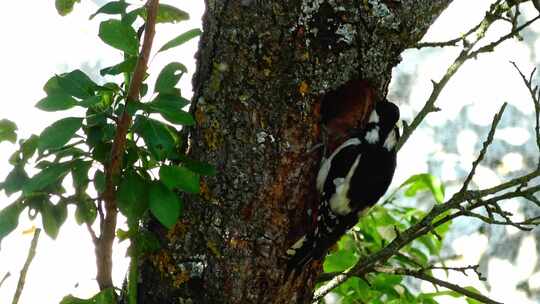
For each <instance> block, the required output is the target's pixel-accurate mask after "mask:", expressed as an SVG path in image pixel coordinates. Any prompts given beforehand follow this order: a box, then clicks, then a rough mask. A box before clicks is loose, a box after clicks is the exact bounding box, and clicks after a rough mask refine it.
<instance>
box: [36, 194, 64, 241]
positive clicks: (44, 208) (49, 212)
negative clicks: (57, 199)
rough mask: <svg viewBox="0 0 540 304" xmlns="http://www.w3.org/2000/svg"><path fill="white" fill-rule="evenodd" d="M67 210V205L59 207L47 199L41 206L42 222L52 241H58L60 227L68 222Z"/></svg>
mask: <svg viewBox="0 0 540 304" xmlns="http://www.w3.org/2000/svg"><path fill="white" fill-rule="evenodd" d="M66 217H67V208H66V205H65V204H62V203H59V204H57V205H53V204H51V202H49V201H48V199H45V200H44V201H43V202H42V204H41V220H42V222H43V229H44V230H45V233H47V235H48V236H50V237H51V238H52V239H56V237H57V236H58V232H59V231H60V227H61V226H62V224H64V222H65V221H66Z"/></svg>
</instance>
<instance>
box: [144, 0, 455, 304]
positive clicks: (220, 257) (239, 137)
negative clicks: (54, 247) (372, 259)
mask: <svg viewBox="0 0 540 304" xmlns="http://www.w3.org/2000/svg"><path fill="white" fill-rule="evenodd" d="M449 2H451V0H368V1H361V0H328V1H325V0H313V1H307V0H303V1H277V0H263V1H259V0H237V1H230V0H221V1H215V0H207V3H206V4H207V11H206V14H205V16H204V29H203V30H204V34H203V36H202V38H201V42H200V46H199V52H198V56H197V59H198V70H197V74H196V76H195V78H194V80H193V84H194V91H195V95H194V98H193V104H192V108H191V110H192V113H193V114H194V116H195V118H196V120H197V126H196V127H195V128H193V129H191V130H189V138H190V141H189V143H190V144H189V148H188V149H189V152H188V153H189V155H190V156H191V157H192V158H193V159H198V160H204V161H207V162H209V163H211V164H214V165H215V166H216V168H217V171H218V174H217V176H215V177H209V178H205V179H204V180H203V182H202V193H201V194H200V196H185V197H183V199H184V201H185V209H184V215H183V218H182V219H181V220H180V221H179V223H178V224H177V225H176V226H175V228H174V229H172V230H171V231H169V232H166V231H164V230H163V228H159V225H152V224H149V225H148V228H149V229H151V230H152V231H154V232H157V233H158V234H159V235H160V236H162V240H163V243H164V244H165V246H164V248H163V249H162V250H160V251H159V252H158V253H155V254H152V255H150V256H147V257H146V258H145V259H144V260H143V261H142V262H141V263H142V265H141V272H142V273H141V280H140V284H139V293H140V295H139V299H140V303H145V304H152V303H156V304H157V303H160V304H164V303H311V297H312V290H313V287H314V284H315V280H316V278H317V276H318V275H319V274H320V272H321V263H312V265H309V266H308V267H307V268H306V269H305V271H304V272H303V273H302V274H300V275H299V276H298V277H296V278H295V280H289V281H287V282H284V280H283V274H284V271H285V266H286V258H285V251H286V249H287V248H288V247H289V246H290V245H291V244H292V243H294V241H295V240H296V238H297V237H299V236H300V235H301V234H303V232H304V231H305V230H306V229H307V228H308V227H309V225H310V220H309V219H308V216H307V215H306V211H307V209H308V208H311V207H313V206H316V205H317V204H318V199H319V198H318V195H317V193H316V190H315V176H316V173H317V169H318V165H319V161H320V158H321V155H322V149H318V150H317V149H311V148H312V147H313V146H314V145H316V144H317V143H319V142H320V128H319V121H320V103H321V100H322V99H323V96H333V95H328V93H329V92H331V91H335V90H338V88H340V87H342V86H343V85H344V84H346V83H349V84H350V83H353V84H354V82H350V81H351V80H358V79H364V80H367V82H368V83H369V84H370V85H371V87H372V88H373V90H374V93H375V96H385V95H386V87H387V85H388V83H389V81H390V77H391V70H392V68H393V67H394V66H395V65H396V64H397V63H398V62H399V60H400V59H399V54H400V53H401V52H402V51H403V50H404V49H406V48H408V47H412V46H414V44H415V43H416V42H417V41H418V40H419V39H420V38H421V37H422V36H423V35H424V33H425V32H426V30H427V29H428V27H429V26H430V25H431V24H432V23H433V21H434V20H435V18H436V17H437V16H438V15H439V14H440V13H441V12H442V10H443V9H444V8H445V7H446V6H447V5H448V4H449ZM353 88H354V87H353ZM349 89H350V88H349ZM325 102H327V101H325ZM328 102H330V103H332V102H339V101H334V100H329V101H328ZM373 102H374V100H373V99H369V98H366V99H364V100H361V101H358V103H360V105H359V107H358V108H354V109H355V111H360V112H362V111H363V112H364V113H360V114H359V117H363V115H365V113H367V112H368V110H369V109H371V107H372V106H373V105H372V103H373ZM356 109H357V110H356ZM362 109H363V110H362ZM310 150H312V151H310Z"/></svg>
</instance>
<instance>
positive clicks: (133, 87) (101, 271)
mask: <svg viewBox="0 0 540 304" xmlns="http://www.w3.org/2000/svg"><path fill="white" fill-rule="evenodd" d="M158 5H159V0H148V2H147V3H146V10H147V15H148V17H147V22H146V29H145V33H144V40H143V45H142V48H141V52H140V54H139V58H138V60H137V65H136V66H135V71H134V72H133V78H132V80H131V82H130V86H129V90H128V94H127V98H126V105H127V104H128V103H129V102H137V101H138V100H139V92H140V89H141V86H142V82H143V79H144V76H145V73H146V69H147V65H148V59H149V58H150V51H151V49H152V42H153V40H154V34H155V25H156V15H157V10H158ZM126 108H127V107H125V109H124V113H123V114H122V117H121V119H120V122H119V123H118V126H117V129H116V134H115V137H114V141H113V146H112V149H111V156H110V162H109V163H108V165H106V166H105V183H106V186H105V187H106V188H105V192H104V193H103V199H104V201H105V211H106V215H105V219H104V222H103V223H102V224H103V225H102V227H103V230H102V231H101V235H100V237H99V242H98V246H97V247H96V262H97V266H98V267H97V268H98V269H97V281H98V284H99V287H100V289H101V290H104V289H107V288H110V287H113V283H112V277H111V272H112V245H113V242H114V238H115V232H116V218H117V215H118V210H117V207H116V185H115V180H116V178H117V177H118V174H119V173H120V169H121V168H120V166H121V165H122V159H123V155H124V152H125V148H126V135H127V133H128V130H129V127H130V126H131V121H132V118H131V115H130V114H129V113H128V111H127V110H126Z"/></svg>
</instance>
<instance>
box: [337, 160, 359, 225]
mask: <svg viewBox="0 0 540 304" xmlns="http://www.w3.org/2000/svg"><path fill="white" fill-rule="evenodd" d="M361 157H362V155H358V157H357V158H356V160H355V161H354V164H353V165H352V167H351V169H350V170H349V172H348V173H347V176H346V177H345V180H344V181H343V182H342V183H341V184H340V185H339V186H338V187H336V193H334V195H332V197H331V198H330V209H332V211H333V212H334V213H337V214H339V215H347V214H349V213H351V211H352V209H351V207H350V206H349V203H350V200H349V198H348V197H347V193H348V192H349V186H350V183H351V178H352V175H353V174H354V171H355V170H356V167H358V163H360V158H361Z"/></svg>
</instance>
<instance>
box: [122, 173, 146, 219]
mask: <svg viewBox="0 0 540 304" xmlns="http://www.w3.org/2000/svg"><path fill="white" fill-rule="evenodd" d="M147 189H148V183H147V182H146V181H145V180H144V179H143V178H142V177H141V176H139V175H138V174H137V173H135V172H133V171H129V172H128V173H127V174H126V176H125V177H124V178H123V179H122V181H121V182H120V185H118V209H120V212H122V213H123V214H124V215H125V216H126V217H127V218H128V220H138V219H139V218H141V216H142V215H143V213H144V212H145V211H146V209H148V192H147Z"/></svg>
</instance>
